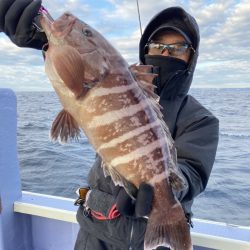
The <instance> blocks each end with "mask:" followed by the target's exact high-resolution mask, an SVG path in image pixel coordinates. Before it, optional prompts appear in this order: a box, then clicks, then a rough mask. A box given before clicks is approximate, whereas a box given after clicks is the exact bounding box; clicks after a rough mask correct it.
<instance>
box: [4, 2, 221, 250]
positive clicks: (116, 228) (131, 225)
mask: <svg viewBox="0 0 250 250" xmlns="http://www.w3.org/2000/svg"><path fill="white" fill-rule="evenodd" d="M40 6H41V1H40V0H38V1H32V0H0V30H1V31H3V32H5V33H6V34H7V35H8V36H9V37H10V39H11V41H12V42H13V43H15V44H16V45H18V46H20V47H30V48H35V49H41V48H42V46H43V45H44V44H45V43H46V42H47V39H46V37H45V35H44V33H41V32H38V31H37V29H36V28H35V27H34V25H33V22H34V18H36V16H37V13H38V10H39V8H40ZM199 39H200V38H199V28H198V25H197V23H196V21H195V19H194V18H193V17H192V16H191V15H190V14H188V13H187V12H186V11H185V10H184V9H183V8H181V7H170V8H166V9H164V10H162V11H161V12H159V13H158V14H156V15H155V16H154V17H153V18H152V19H151V20H150V21H149V23H148V25H147V26H146V28H145V30H144V32H143V34H142V37H141V39H140V43H139V58H140V63H141V64H146V65H152V66H153V67H152V72H153V73H157V77H156V78H155V80H154V82H153V83H154V84H155V85H156V87H157V88H156V90H155V91H156V92H157V94H158V95H159V97H160V98H159V102H160V105H161V106H162V107H163V110H162V112H163V116H164V120H165V122H166V124H167V125H168V128H169V130H170V132H171V135H172V137H173V139H174V144H175V147H176V149H177V164H178V167H179V168H180V170H181V172H182V174H183V176H184V179H185V182H186V184H187V188H186V189H185V190H182V191H179V192H174V191H173V192H174V195H175V197H176V198H177V199H178V200H179V201H180V202H181V205H182V207H183V209H184V212H185V214H186V217H187V223H189V224H191V217H192V211H191V207H192V204H193V201H194V198H195V197H197V196H198V195H199V194H200V193H201V192H203V191H204V190H205V188H206V185H207V183H208V179H209V176H210V173H211V170H212V166H213V163H214V160H215V155H216V150H217V144H218V130H219V121H218V119H217V118H216V117H215V116H214V115H213V114H212V113H211V112H210V111H208V110H207V109H206V108H205V107H203V106H202V105H201V104H200V103H199V102H198V101H197V100H196V99H195V98H194V97H192V96H191V95H189V94H188V91H189V88H190V85H191V82H192V79H193V74H194V70H195V66H196V63H197V58H198V52H199ZM101 165H102V160H101V158H100V157H99V156H98V155H97V157H96V161H95V163H94V165H93V167H92V168H91V170H90V173H89V176H88V184H89V187H90V190H87V191H86V190H85V191H86V193H87V195H86V197H85V198H86V201H85V202H84V199H83V200H81V199H79V200H78V203H80V204H81V205H80V206H79V209H78V212H77V220H78V222H79V225H80V230H79V233H78V236H77V239H76V244H75V250H80V249H82V250H83V249H88V250H91V249H93V250H103V249H108V250H111V249H112V250H118V249H136V250H140V249H143V241H144V234H145V230H146V225H147V215H148V214H149V213H150V209H151V202H152V197H153V192H154V191H153V188H152V187H151V186H150V185H148V184H146V183H143V184H142V185H140V187H139V189H138V191H137V196H136V200H132V199H131V198H130V197H129V196H128V195H127V193H126V192H125V190H124V189H123V188H122V187H117V186H115V185H114V184H113V182H112V180H111V178H110V177H109V176H108V177H105V175H104V173H103V170H102V167H101ZM83 202H84V203H83ZM157 249H167V248H166V247H158V248H157Z"/></svg>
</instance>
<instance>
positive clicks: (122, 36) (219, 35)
mask: <svg viewBox="0 0 250 250" xmlns="http://www.w3.org/2000/svg"><path fill="white" fill-rule="evenodd" d="M43 5H44V6H45V7H46V8H47V9H48V10H49V11H50V13H51V14H52V16H53V17H54V18H57V17H58V16H60V15H61V14H62V13H63V12H64V11H70V12H72V13H73V14H74V15H76V16H77V17H79V18H80V19H82V20H83V21H85V22H86V23H88V24H90V25H91V26H93V27H94V28H96V29H97V30H98V31H99V32H101V33H102V34H103V35H104V36H105V37H106V38H107V39H108V40H109V41H110V42H112V43H113V45H114V46H115V47H116V48H117V49H118V50H119V51H120V52H121V54H122V55H123V56H124V58H125V59H126V60H127V61H128V62H129V63H134V62H137V61H138V42H139V39H140V31H139V22H138V13H137V8H136V0H97V1H93V0H44V1H43ZM139 5H140V13H141V21H142V28H144V27H145V26H146V24H147V22H148V21H149V20H150V19H151V17H152V16H154V15H155V14H156V13H157V12H159V11H160V10H162V9H164V8H167V7H170V6H181V7H183V8H184V9H185V10H186V11H188V12H189V13H190V14H191V15H193V16H194V17H195V18H196V20H197V22H198V24H199V27H200V33H201V44H200V57H199V60H198V64H197V68H196V72H195V75H194V81H193V85H192V87H193V88H195V87H196V88H197V87H199V88H207V87H212V88H213V87H216V88H224V87H250V28H249V24H250V0H238V1H236V0H217V1H212V0H204V1H202V0H193V1H185V0H182V1H174V0H172V1H171V0H161V1H152V0H139ZM0 87H8V88H12V89H14V90H15V91H29V90H32V91H33V90H35V91H41V90H52V87H51V85H50V83H49V81H48V79H47V76H46V75H45V72H44V63H43V58H42V56H41V52H40V51H36V50H32V49H24V48H18V47H16V46H15V45H13V44H11V42H10V40H9V39H8V38H7V36H5V35H4V34H3V33H1V34H0Z"/></svg>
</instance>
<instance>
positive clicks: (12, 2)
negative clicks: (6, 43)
mask: <svg viewBox="0 0 250 250" xmlns="http://www.w3.org/2000/svg"><path fill="white" fill-rule="evenodd" d="M40 7H41V0H34V1H33V0H0V31H1V32H4V33H5V34H6V35H7V36H8V37H9V38H10V39H11V41H12V42H13V43H14V44H16V45H17V46H19V47H28V48H35V49H40V50H41V49H42V47H43V45H44V44H45V43H47V37H46V35H45V33H44V32H39V31H38V30H37V29H36V28H35V27H34V25H33V24H32V22H33V21H34V18H35V17H36V16H37V15H38V11H39V9H40Z"/></svg>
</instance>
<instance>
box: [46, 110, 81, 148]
mask: <svg viewBox="0 0 250 250" xmlns="http://www.w3.org/2000/svg"><path fill="white" fill-rule="evenodd" d="M79 137H80V128H79V126H78V124H77V122H76V120H75V119H74V118H73V116H72V115H71V114H70V113H69V112H68V111H66V110H64V109H63V110H62V111H61V112H60V113H59V114H58V115H57V117H56V119H55V120H54V122H53V124H52V127H51V130H50V138H51V140H53V141H56V140H59V142H60V143H61V144H64V143H66V142H67V141H68V140H69V139H74V140H78V138H79Z"/></svg>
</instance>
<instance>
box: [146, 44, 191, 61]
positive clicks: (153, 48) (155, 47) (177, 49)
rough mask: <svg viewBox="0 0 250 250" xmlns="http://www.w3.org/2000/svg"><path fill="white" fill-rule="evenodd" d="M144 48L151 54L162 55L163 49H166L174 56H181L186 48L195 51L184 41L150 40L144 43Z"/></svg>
mask: <svg viewBox="0 0 250 250" xmlns="http://www.w3.org/2000/svg"><path fill="white" fill-rule="evenodd" d="M144 49H145V53H149V54H151V55H162V54H163V53H164V51H166V50H168V54H169V55H170V56H174V57H175V56H177V57H178V56H181V55H183V54H184V53H186V52H187V51H188V50H191V51H192V52H193V53H194V52H195V50H194V48H193V47H192V45H191V44H188V43H185V42H181V43H171V44H164V43H158V42H154V41H151V42H149V43H147V44H146V46H145V48H144Z"/></svg>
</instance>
